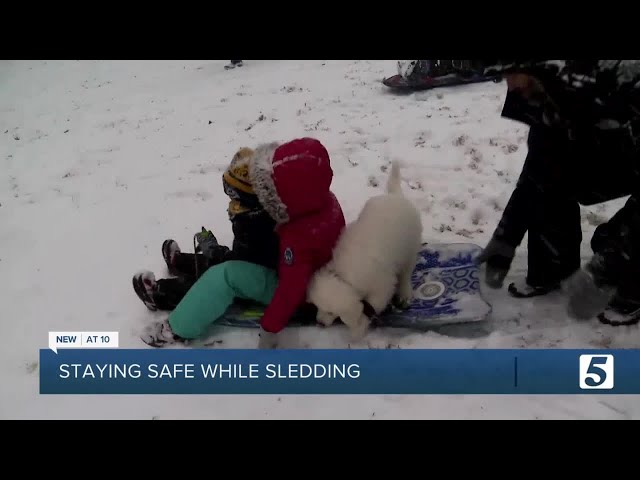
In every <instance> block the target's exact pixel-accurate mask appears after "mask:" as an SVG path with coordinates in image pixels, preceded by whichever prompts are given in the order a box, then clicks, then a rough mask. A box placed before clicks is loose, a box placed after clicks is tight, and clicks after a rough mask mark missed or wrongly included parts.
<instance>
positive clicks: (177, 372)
mask: <svg viewBox="0 0 640 480" xmlns="http://www.w3.org/2000/svg"><path fill="white" fill-rule="evenodd" d="M143 376H144V377H145V378H150V379H160V380H167V379H192V378H193V379H196V378H204V379H211V380H224V379H259V378H267V379H287V378H299V379H307V378H308V379H311V380H314V379H323V378H326V379H334V378H337V379H340V378H345V379H356V378H360V365H358V364H354V363H352V364H344V363H340V364H335V363H332V364H319V363H285V364H273V363H270V364H266V365H264V366H262V365H259V364H255V363H251V364H242V363H231V364H220V363H206V364H204V363H203V364H194V363H168V364H155V363H151V364H149V365H147V366H146V367H144V368H143V367H142V366H140V365H139V364H137V363H132V364H113V363H104V364H96V363H87V364H81V363H71V364H69V363H63V364H61V365H60V367H59V377H60V378H65V379H66V378H71V379H104V378H107V379H117V378H142V377H143Z"/></svg>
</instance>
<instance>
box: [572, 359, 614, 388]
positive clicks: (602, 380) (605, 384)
mask: <svg viewBox="0 0 640 480" xmlns="http://www.w3.org/2000/svg"><path fill="white" fill-rule="evenodd" d="M613 377H614V368H613V355H580V388H581V389H582V390H611V389H612V388H613V385H614V378H613Z"/></svg>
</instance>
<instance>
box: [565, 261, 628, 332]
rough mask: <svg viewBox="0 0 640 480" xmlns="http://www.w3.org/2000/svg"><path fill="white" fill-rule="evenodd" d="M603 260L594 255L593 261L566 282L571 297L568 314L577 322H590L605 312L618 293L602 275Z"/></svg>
mask: <svg viewBox="0 0 640 480" xmlns="http://www.w3.org/2000/svg"><path fill="white" fill-rule="evenodd" d="M601 265H602V258H601V257H600V256H599V255H594V256H593V258H592V259H591V261H590V262H589V263H588V264H587V265H586V266H585V268H581V269H579V270H578V271H576V272H575V273H574V274H573V275H571V276H570V277H569V278H568V279H567V280H566V282H565V288H566V290H567V295H568V297H569V301H568V305H567V313H568V314H569V315H570V316H571V317H573V318H575V319H577V320H589V319H591V318H593V317H595V316H596V315H598V314H599V313H601V312H603V311H604V310H605V308H606V307H607V305H609V302H610V301H611V299H612V298H613V296H614V295H615V292H616V288H615V287H614V286H613V285H610V284H608V283H607V282H606V281H605V279H604V277H602V276H601V275H600V268H601Z"/></svg>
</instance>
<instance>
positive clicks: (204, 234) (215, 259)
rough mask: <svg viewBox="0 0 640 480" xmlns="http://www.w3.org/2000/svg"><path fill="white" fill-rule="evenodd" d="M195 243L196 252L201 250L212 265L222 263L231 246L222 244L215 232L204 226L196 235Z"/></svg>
mask: <svg viewBox="0 0 640 480" xmlns="http://www.w3.org/2000/svg"><path fill="white" fill-rule="evenodd" d="M194 243H195V253H198V252H201V253H202V254H203V255H204V256H205V257H206V259H207V260H208V261H209V264H211V265H215V264H218V263H222V262H223V261H224V256H225V255H226V254H227V252H229V247H225V246H223V245H220V244H219V243H218V240H217V239H216V237H215V235H214V234H213V232H211V230H207V229H205V228H204V227H202V231H201V232H198V233H196V234H195V235H194Z"/></svg>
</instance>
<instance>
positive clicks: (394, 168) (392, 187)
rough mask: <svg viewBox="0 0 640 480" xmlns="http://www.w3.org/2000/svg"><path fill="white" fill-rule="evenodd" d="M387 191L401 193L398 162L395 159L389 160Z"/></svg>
mask: <svg viewBox="0 0 640 480" xmlns="http://www.w3.org/2000/svg"><path fill="white" fill-rule="evenodd" d="M387 193H398V194H402V183H401V178H400V163H399V162H398V161H397V160H394V161H393V162H391V172H390V173H389V180H387Z"/></svg>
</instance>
